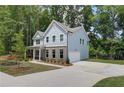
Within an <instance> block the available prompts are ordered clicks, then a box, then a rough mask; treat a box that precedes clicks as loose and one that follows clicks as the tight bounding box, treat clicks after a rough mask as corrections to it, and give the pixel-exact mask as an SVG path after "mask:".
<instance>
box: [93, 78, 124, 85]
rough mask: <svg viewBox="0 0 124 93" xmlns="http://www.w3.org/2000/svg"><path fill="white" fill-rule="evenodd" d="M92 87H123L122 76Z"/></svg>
mask: <svg viewBox="0 0 124 93" xmlns="http://www.w3.org/2000/svg"><path fill="white" fill-rule="evenodd" d="M94 87H124V76H119V77H110V78H106V79H103V80H101V81H99V82H98V83H96V84H95V85H94Z"/></svg>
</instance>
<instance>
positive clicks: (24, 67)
mask: <svg viewBox="0 0 124 93" xmlns="http://www.w3.org/2000/svg"><path fill="white" fill-rule="evenodd" d="M1 62H2V61H1ZM1 62H0V63H1ZM3 63H4V62H3ZM54 69H59V68H58V67H53V66H47V65H40V64H33V63H29V62H22V63H21V64H20V66H19V67H18V65H15V64H12V65H1V64H0V71H1V72H4V73H7V74H9V75H13V76H20V75H26V74H31V73H36V72H43V71H48V70H54Z"/></svg>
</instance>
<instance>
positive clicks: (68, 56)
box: [66, 31, 69, 61]
mask: <svg viewBox="0 0 124 93" xmlns="http://www.w3.org/2000/svg"><path fill="white" fill-rule="evenodd" d="M68 34H69V32H68V31H67V60H66V61H68V60H69V56H68V54H69V53H68Z"/></svg>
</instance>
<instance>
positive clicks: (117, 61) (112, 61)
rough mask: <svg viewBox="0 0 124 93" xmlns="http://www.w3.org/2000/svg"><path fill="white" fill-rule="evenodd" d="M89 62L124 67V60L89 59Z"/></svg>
mask: <svg viewBox="0 0 124 93" xmlns="http://www.w3.org/2000/svg"><path fill="white" fill-rule="evenodd" d="M88 61H92V62H101V63H111V64H120V65H124V60H107V59H89V60H88Z"/></svg>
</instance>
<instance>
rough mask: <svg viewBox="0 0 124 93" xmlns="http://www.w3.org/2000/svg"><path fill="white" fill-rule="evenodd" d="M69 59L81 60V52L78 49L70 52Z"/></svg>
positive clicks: (73, 60) (71, 60)
mask: <svg viewBox="0 0 124 93" xmlns="http://www.w3.org/2000/svg"><path fill="white" fill-rule="evenodd" d="M69 60H70V62H71V63H73V62H76V61H80V53H79V52H78V51H74V52H69Z"/></svg>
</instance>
